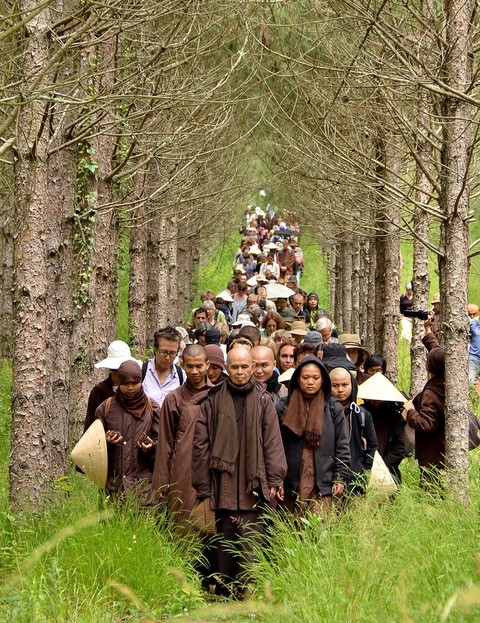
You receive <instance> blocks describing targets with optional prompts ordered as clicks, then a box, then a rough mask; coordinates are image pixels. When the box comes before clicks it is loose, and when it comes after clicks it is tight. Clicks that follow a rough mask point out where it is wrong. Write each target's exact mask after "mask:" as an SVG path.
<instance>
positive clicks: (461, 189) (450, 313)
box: [439, 0, 473, 501]
mask: <svg viewBox="0 0 480 623" xmlns="http://www.w3.org/2000/svg"><path fill="white" fill-rule="evenodd" d="M444 6H445V11H446V14H445V17H446V32H445V37H446V44H447V56H446V62H445V80H446V82H447V83H448V85H449V86H450V87H451V88H452V90H454V91H456V92H460V93H465V92H467V90H468V89H469V88H470V84H471V56H470V55H471V30H470V29H471V23H472V15H473V2H471V1H470V0H446V1H445V5H444ZM442 108H443V110H442V113H443V145H442V146H443V149H442V169H441V178H440V181H441V188H442V195H441V197H440V207H441V209H442V211H443V214H444V216H445V220H444V221H443V222H442V227H441V242H442V250H443V253H444V256H443V258H440V262H439V264H440V293H441V305H442V308H441V318H442V323H441V328H442V332H443V337H444V340H443V342H444V347H445V417H446V430H445V437H446V460H447V467H448V476H449V481H450V486H451V491H452V493H453V494H454V495H455V496H456V497H457V498H459V499H462V500H464V501H467V500H468V495H469V492H468V484H469V469H468V467H469V463H468V372H467V337H468V323H467V317H466V306H467V292H468V242H469V241H468V209H469V188H468V172H469V152H470V148H471V106H470V104H469V103H467V102H466V101H465V100H463V99H461V98H460V97H458V98H457V97H455V96H450V95H444V96H443V102H442Z"/></svg>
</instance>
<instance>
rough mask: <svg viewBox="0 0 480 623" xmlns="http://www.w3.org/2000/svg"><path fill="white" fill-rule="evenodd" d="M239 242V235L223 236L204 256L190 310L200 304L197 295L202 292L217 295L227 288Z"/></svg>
mask: <svg viewBox="0 0 480 623" xmlns="http://www.w3.org/2000/svg"><path fill="white" fill-rule="evenodd" d="M240 240H241V234H239V233H238V232H236V233H233V234H225V235H224V237H223V238H222V240H221V241H220V242H219V244H218V246H217V247H216V249H214V250H213V251H212V252H210V253H208V254H205V256H204V259H203V261H202V263H201V265H200V270H199V273H198V279H197V292H196V296H195V299H194V300H193V303H192V309H193V308H194V307H198V305H199V304H200V303H201V301H200V297H199V294H200V293H201V292H203V291H204V290H207V289H208V290H213V291H214V292H215V294H218V293H219V292H221V291H222V290H225V288H226V287H227V283H228V281H229V280H230V279H231V278H232V269H233V258H234V256H235V252H236V251H237V249H238V247H239V245H240Z"/></svg>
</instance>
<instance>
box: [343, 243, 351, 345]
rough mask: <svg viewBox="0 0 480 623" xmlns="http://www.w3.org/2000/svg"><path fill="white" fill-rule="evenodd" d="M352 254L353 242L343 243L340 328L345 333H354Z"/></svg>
mask: <svg viewBox="0 0 480 623" xmlns="http://www.w3.org/2000/svg"><path fill="white" fill-rule="evenodd" d="M352 252H353V249H352V243H351V241H350V240H344V241H342V323H341V325H340V328H341V329H342V331H343V333H351V332H352V331H351V328H352V285H353V283H352V278H353V258H352Z"/></svg>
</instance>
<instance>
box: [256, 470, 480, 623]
mask: <svg viewBox="0 0 480 623" xmlns="http://www.w3.org/2000/svg"><path fill="white" fill-rule="evenodd" d="M404 471H405V472H406V480H407V484H406V485H405V486H404V487H402V488H401V489H400V492H399V494H398V496H397V497H396V499H395V501H393V502H389V503H384V504H379V503H378V502H375V501H374V500H369V499H366V500H361V501H359V502H358V503H356V504H354V505H352V506H351V508H350V509H349V510H347V511H346V512H343V513H342V514H340V515H339V516H338V517H336V518H335V519H333V520H326V519H324V520H322V519H321V518H319V517H318V516H312V515H307V516H305V517H304V518H302V519H301V520H299V521H298V520H297V521H293V520H291V519H289V520H287V521H284V520H281V519H279V518H275V519H274V520H273V523H272V525H271V527H270V531H269V532H270V537H269V540H268V544H269V546H268V548H266V549H262V550H260V551H259V552H258V556H259V559H258V562H257V564H256V565H254V567H253V569H252V573H253V575H254V578H255V586H256V589H257V591H258V595H265V594H266V596H267V598H269V599H270V600H273V602H274V603H276V604H280V605H283V606H284V607H285V609H284V610H286V613H283V614H282V611H281V610H280V611H276V612H272V615H271V616H266V617H265V619H264V620H265V621H272V622H273V621H276V622H280V621H285V622H287V621H288V622H289V623H291V622H294V621H298V622H299V623H300V622H301V623H310V622H311V623H317V622H318V621H328V622H329V623H335V622H337V621H338V622H339V623H344V622H346V621H348V622H353V621H358V622H361V623H368V622H371V623H378V622H383V621H392V622H393V621H403V622H407V621H408V622H413V621H415V623H421V622H425V623H426V622H433V621H441V620H448V621H452V622H453V621H472V622H473V621H478V620H479V617H480V608H479V606H480V600H479V599H478V598H477V599H476V600H475V599H474V603H473V604H472V607H471V611H470V612H468V608H467V609H463V608H461V607H459V604H456V605H455V606H454V607H453V608H452V610H451V612H450V614H449V615H448V616H447V617H446V618H445V619H442V613H443V615H444V616H445V612H446V610H447V607H448V604H449V599H450V598H451V597H452V596H454V595H455V593H456V591H458V590H459V589H469V587H470V585H471V584H472V583H476V584H479V583H480V569H479V557H478V552H479V549H480V548H479V546H478V522H477V517H478V512H479V510H480V490H479V485H478V462H476V464H475V467H474V473H475V477H474V478H473V483H474V484H473V490H472V504H471V505H470V506H468V507H464V506H461V505H459V504H458V503H456V502H454V501H453V500H451V499H449V498H448V497H442V496H440V495H438V496H432V495H428V494H426V493H424V492H421V491H420V490H419V489H418V488H417V486H416V484H415V483H416V475H417V473H416V469H415V468H414V466H413V461H412V460H408V461H407V463H406V466H405V470H404ZM472 590H473V589H472ZM455 603H456V602H455Z"/></svg>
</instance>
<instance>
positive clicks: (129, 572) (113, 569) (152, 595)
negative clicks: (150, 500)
mask: <svg viewBox="0 0 480 623" xmlns="http://www.w3.org/2000/svg"><path fill="white" fill-rule="evenodd" d="M70 485H71V486H70V491H69V495H67V496H65V495H59V496H58V497H57V499H56V500H55V501H53V502H52V504H51V506H50V508H49V509H48V510H45V511H44V512H43V513H41V514H30V515H29V514H24V515H23V516H22V517H19V518H15V517H12V516H10V515H8V514H6V513H3V514H2V516H1V517H0V530H1V539H0V547H1V552H2V556H1V563H0V571H1V581H0V586H1V588H0V590H1V600H0V621H22V622H23V621H25V623H27V622H28V623H30V622H34V621H35V622H37V621H38V622H40V621H42V622H43V621H45V622H47V621H48V622H50V621H52V622H53V621H55V622H57V621H58V622H59V621H62V622H63V621H64V622H67V621H79V622H80V621H82V622H85V623H93V622H97V621H106V622H110V621H111V622H112V623H113V622H114V621H120V620H125V621H127V620H128V621H130V620H131V621H137V620H138V621H140V620H142V621H143V620H146V618H145V617H147V618H148V617H150V618H151V619H152V620H153V619H159V618H160V617H164V616H166V615H174V614H178V613H180V612H183V611H184V610H185V609H187V610H188V609H189V608H191V607H192V606H196V605H198V604H199V603H201V601H202V598H201V596H200V590H199V582H198V577H197V575H196V573H195V571H194V569H193V566H192V563H193V561H194V560H196V559H198V556H199V550H198V544H197V543H195V542H194V541H193V540H187V539H178V538H177V537H176V536H175V534H173V533H172V532H171V531H170V530H169V529H168V527H167V525H166V523H165V517H164V516H163V515H160V516H156V515H154V514H148V513H143V514H140V513H138V512H135V511H134V510H126V509H124V510H122V511H121V512H112V513H111V514H110V515H109V516H108V517H107V518H103V519H101V516H100V515H99V513H98V510H97V505H98V500H97V498H98V496H97V491H96V489H94V488H93V487H92V486H90V484H89V483H88V482H86V481H85V479H84V477H83V476H81V475H79V474H74V475H72V477H71V481H70ZM85 516H87V518H88V519H87V521H85ZM84 523H85V524H86V525H85V527H83V526H82V524H84ZM69 526H73V529H70V528H69ZM57 531H58V535H57V536H55V535H56V533H57ZM62 532H65V534H62ZM67 536H68V538H66V537H67ZM52 537H53V538H52ZM45 544H47V545H45ZM36 548H40V549H39V550H36Z"/></svg>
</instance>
